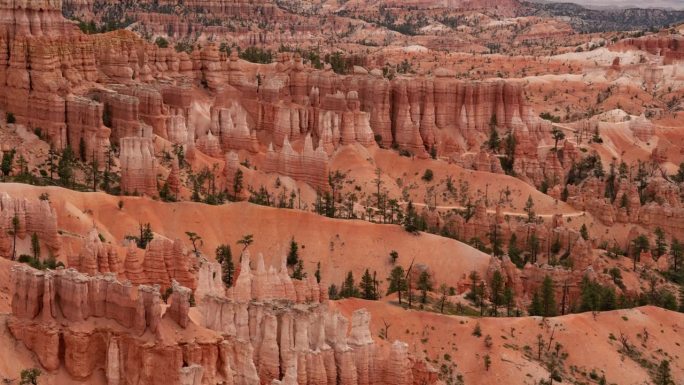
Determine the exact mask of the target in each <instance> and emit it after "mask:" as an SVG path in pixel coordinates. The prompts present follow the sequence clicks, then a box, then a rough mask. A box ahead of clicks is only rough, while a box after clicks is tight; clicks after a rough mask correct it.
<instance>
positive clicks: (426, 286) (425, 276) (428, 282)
mask: <svg viewBox="0 0 684 385" xmlns="http://www.w3.org/2000/svg"><path fill="white" fill-rule="evenodd" d="M418 290H420V293H421V296H420V302H422V303H427V293H428V291H431V290H432V279H431V277H430V273H428V271H427V270H423V271H421V272H420V275H419V276H418Z"/></svg>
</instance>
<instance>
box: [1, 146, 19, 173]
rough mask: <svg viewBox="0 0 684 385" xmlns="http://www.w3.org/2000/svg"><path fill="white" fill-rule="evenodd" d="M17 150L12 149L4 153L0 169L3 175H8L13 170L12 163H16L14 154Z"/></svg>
mask: <svg viewBox="0 0 684 385" xmlns="http://www.w3.org/2000/svg"><path fill="white" fill-rule="evenodd" d="M15 154H16V150H14V149H11V150H9V151H5V152H3V153H2V163H1V164H0V170H1V171H2V175H3V176H5V177H7V176H9V174H10V173H11V172H12V163H14V155H15Z"/></svg>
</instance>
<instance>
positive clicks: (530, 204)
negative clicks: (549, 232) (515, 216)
mask: <svg viewBox="0 0 684 385" xmlns="http://www.w3.org/2000/svg"><path fill="white" fill-rule="evenodd" d="M525 212H526V213H527V222H528V223H532V222H535V221H536V220H537V214H536V213H535V211H534V201H533V200H532V195H529V196H528V197H527V202H525Z"/></svg>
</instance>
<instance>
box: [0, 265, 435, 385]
mask: <svg viewBox="0 0 684 385" xmlns="http://www.w3.org/2000/svg"><path fill="white" fill-rule="evenodd" d="M238 270H239V272H238V273H237V274H238V277H237V280H236V283H235V286H234V287H232V288H230V289H229V290H226V289H224V288H223V283H222V282H221V276H220V274H218V275H216V274H214V273H216V272H220V266H219V265H218V264H217V263H211V262H208V261H206V260H203V261H202V266H201V267H200V270H199V272H198V278H199V279H200V280H201V281H202V283H201V284H200V285H198V289H197V290H196V292H195V293H194V299H192V298H193V296H192V291H191V290H190V289H187V288H184V287H182V286H181V285H180V284H178V283H177V282H175V281H174V282H173V284H172V285H171V291H170V295H169V297H168V300H167V301H168V306H166V305H164V304H163V302H162V300H161V296H160V294H159V288H158V287H156V286H155V287H152V286H145V285H140V286H135V285H133V284H131V283H130V282H124V283H121V282H118V281H116V279H115V278H114V275H112V274H105V275H95V276H87V275H84V274H81V273H78V272H76V271H75V270H72V269H69V270H57V271H37V270H34V269H32V268H30V267H27V266H15V267H13V268H12V284H13V287H14V290H13V293H14V294H13V299H12V315H11V316H10V317H9V318H8V320H7V325H8V328H9V330H10V332H11V334H12V336H14V338H16V339H17V340H19V341H21V342H22V343H23V344H24V345H25V346H26V348H28V349H29V350H31V351H33V352H34V353H35V354H36V357H37V359H38V361H39V362H40V364H41V366H42V367H43V369H45V370H47V371H54V370H57V369H59V368H60V367H63V368H64V369H65V370H66V372H67V373H68V374H69V375H70V376H71V377H72V378H73V379H75V380H80V381H88V379H89V378H92V376H93V374H94V373H95V372H96V371H98V370H101V371H103V372H104V374H105V377H106V380H107V383H108V384H124V383H145V384H152V385H155V384H165V385H175V384H182V385H186V384H192V385H200V384H216V383H227V384H234V385H257V384H271V383H283V384H311V385H314V384H315V385H326V384H339V383H342V384H346V385H362V384H363V385H366V384H374V385H381V384H400V385H410V384H417V383H418V382H416V381H418V379H419V378H420V379H421V380H420V381H421V383H425V381H424V379H425V376H424V373H425V364H424V363H423V362H422V361H420V360H416V359H415V358H413V357H412V356H411V354H410V353H409V348H408V346H407V345H406V344H404V343H401V342H399V341H396V342H394V343H392V344H378V343H376V342H375V341H374V340H373V338H372V336H371V332H370V330H369V323H370V314H369V313H368V312H367V311H366V310H357V311H356V312H354V313H353V315H352V318H351V320H349V319H347V318H345V317H343V316H341V315H340V313H339V312H338V311H336V310H334V309H333V308H331V307H330V305H329V304H328V303H327V301H326V298H325V295H324V294H323V293H324V292H325V290H321V288H320V287H319V286H318V284H317V283H316V281H315V279H309V280H307V281H298V280H292V279H290V278H289V275H288V274H287V270H286V269H284V270H283V268H281V269H280V271H279V272H276V270H275V269H274V268H273V267H270V268H268V269H266V267H265V266H264V264H263V258H261V257H260V258H259V259H258V261H257V268H256V270H252V269H251V268H250V258H249V254H248V253H245V254H244V255H243V258H242V261H241V264H240V268H239V269H238ZM212 272H213V273H212ZM300 296H301V297H300ZM195 301H196V306H197V308H198V311H199V314H201V317H199V318H194V317H190V316H189V312H190V309H191V307H192V306H195ZM195 319H197V320H199V324H196V323H195V321H194V320H195ZM107 321H113V322H112V323H110V322H107ZM96 325H97V326H96ZM201 330H203V331H201ZM173 331H175V332H173ZM198 333H199V334H198ZM200 335H201V337H197V336H200ZM61 352H63V353H61ZM414 370H415V371H416V372H417V373H419V374H420V375H416V376H415V377H414V374H413V372H414ZM428 372H429V370H428ZM414 378H416V380H415V381H414ZM428 378H431V380H430V381H429V382H428V383H432V382H434V380H435V376H431V377H430V376H429V377H428Z"/></svg>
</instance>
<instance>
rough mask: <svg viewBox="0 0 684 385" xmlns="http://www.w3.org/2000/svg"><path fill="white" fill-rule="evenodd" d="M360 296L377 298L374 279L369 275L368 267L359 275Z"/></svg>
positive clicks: (370, 298) (371, 298)
mask: <svg viewBox="0 0 684 385" xmlns="http://www.w3.org/2000/svg"><path fill="white" fill-rule="evenodd" d="M361 297H362V298H363V299H368V300H377V299H378V293H377V290H376V288H375V280H374V279H373V277H372V276H371V274H370V271H369V270H368V269H366V271H365V272H364V273H363V276H362V277H361Z"/></svg>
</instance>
